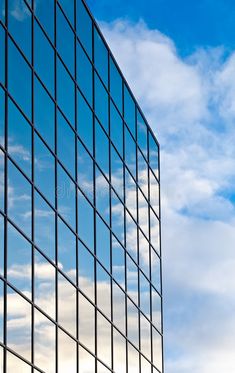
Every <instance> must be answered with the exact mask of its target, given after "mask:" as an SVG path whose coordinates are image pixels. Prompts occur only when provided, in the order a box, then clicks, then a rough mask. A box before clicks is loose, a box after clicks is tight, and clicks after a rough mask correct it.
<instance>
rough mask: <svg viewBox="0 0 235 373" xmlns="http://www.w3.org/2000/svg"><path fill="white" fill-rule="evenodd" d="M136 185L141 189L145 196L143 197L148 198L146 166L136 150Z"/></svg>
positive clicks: (140, 154)
mask: <svg viewBox="0 0 235 373" xmlns="http://www.w3.org/2000/svg"><path fill="white" fill-rule="evenodd" d="M138 184H139V186H140V187H141V189H142V191H143V192H144V194H145V197H146V198H148V192H149V188H148V165H147V162H146V161H145V159H144V157H143V156H142V153H141V152H140V151H139V149H138Z"/></svg>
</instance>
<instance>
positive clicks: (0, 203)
mask: <svg viewBox="0 0 235 373" xmlns="http://www.w3.org/2000/svg"><path fill="white" fill-rule="evenodd" d="M4 189H5V187H4V153H3V152H2V151H1V150H0V209H1V210H2V211H4Z"/></svg>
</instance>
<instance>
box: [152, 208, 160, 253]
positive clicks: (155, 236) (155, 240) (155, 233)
mask: <svg viewBox="0 0 235 373" xmlns="http://www.w3.org/2000/svg"><path fill="white" fill-rule="evenodd" d="M150 225H151V229H150V240H151V244H152V245H153V247H154V249H155V250H156V251H157V253H158V254H160V236H159V234H160V232H159V230H160V223H159V220H158V218H157V217H156V215H155V214H154V212H153V211H152V210H151V209H150Z"/></svg>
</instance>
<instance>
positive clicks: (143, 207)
mask: <svg viewBox="0 0 235 373" xmlns="http://www.w3.org/2000/svg"><path fill="white" fill-rule="evenodd" d="M138 204H139V206H138V207H139V225H140V228H141V229H142V231H143V232H144V234H145V235H146V237H147V238H148V237H149V215H148V214H149V207H148V203H147V201H146V199H145V198H144V196H143V194H142V192H141V191H140V189H138Z"/></svg>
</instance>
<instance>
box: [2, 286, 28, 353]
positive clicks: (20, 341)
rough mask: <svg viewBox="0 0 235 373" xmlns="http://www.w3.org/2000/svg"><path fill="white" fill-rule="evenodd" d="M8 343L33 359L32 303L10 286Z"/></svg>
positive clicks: (15, 349)
mask: <svg viewBox="0 0 235 373" xmlns="http://www.w3.org/2000/svg"><path fill="white" fill-rule="evenodd" d="M7 345H8V347H10V348H12V349H13V350H14V351H15V352H17V353H18V354H19V355H21V356H23V357H24V358H25V359H28V360H31V305H30V303H28V302H27V301H26V300H25V299H24V298H23V297H21V296H20V295H18V294H17V293H16V292H15V291H13V290H12V289H11V288H10V287H8V289H7Z"/></svg>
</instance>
